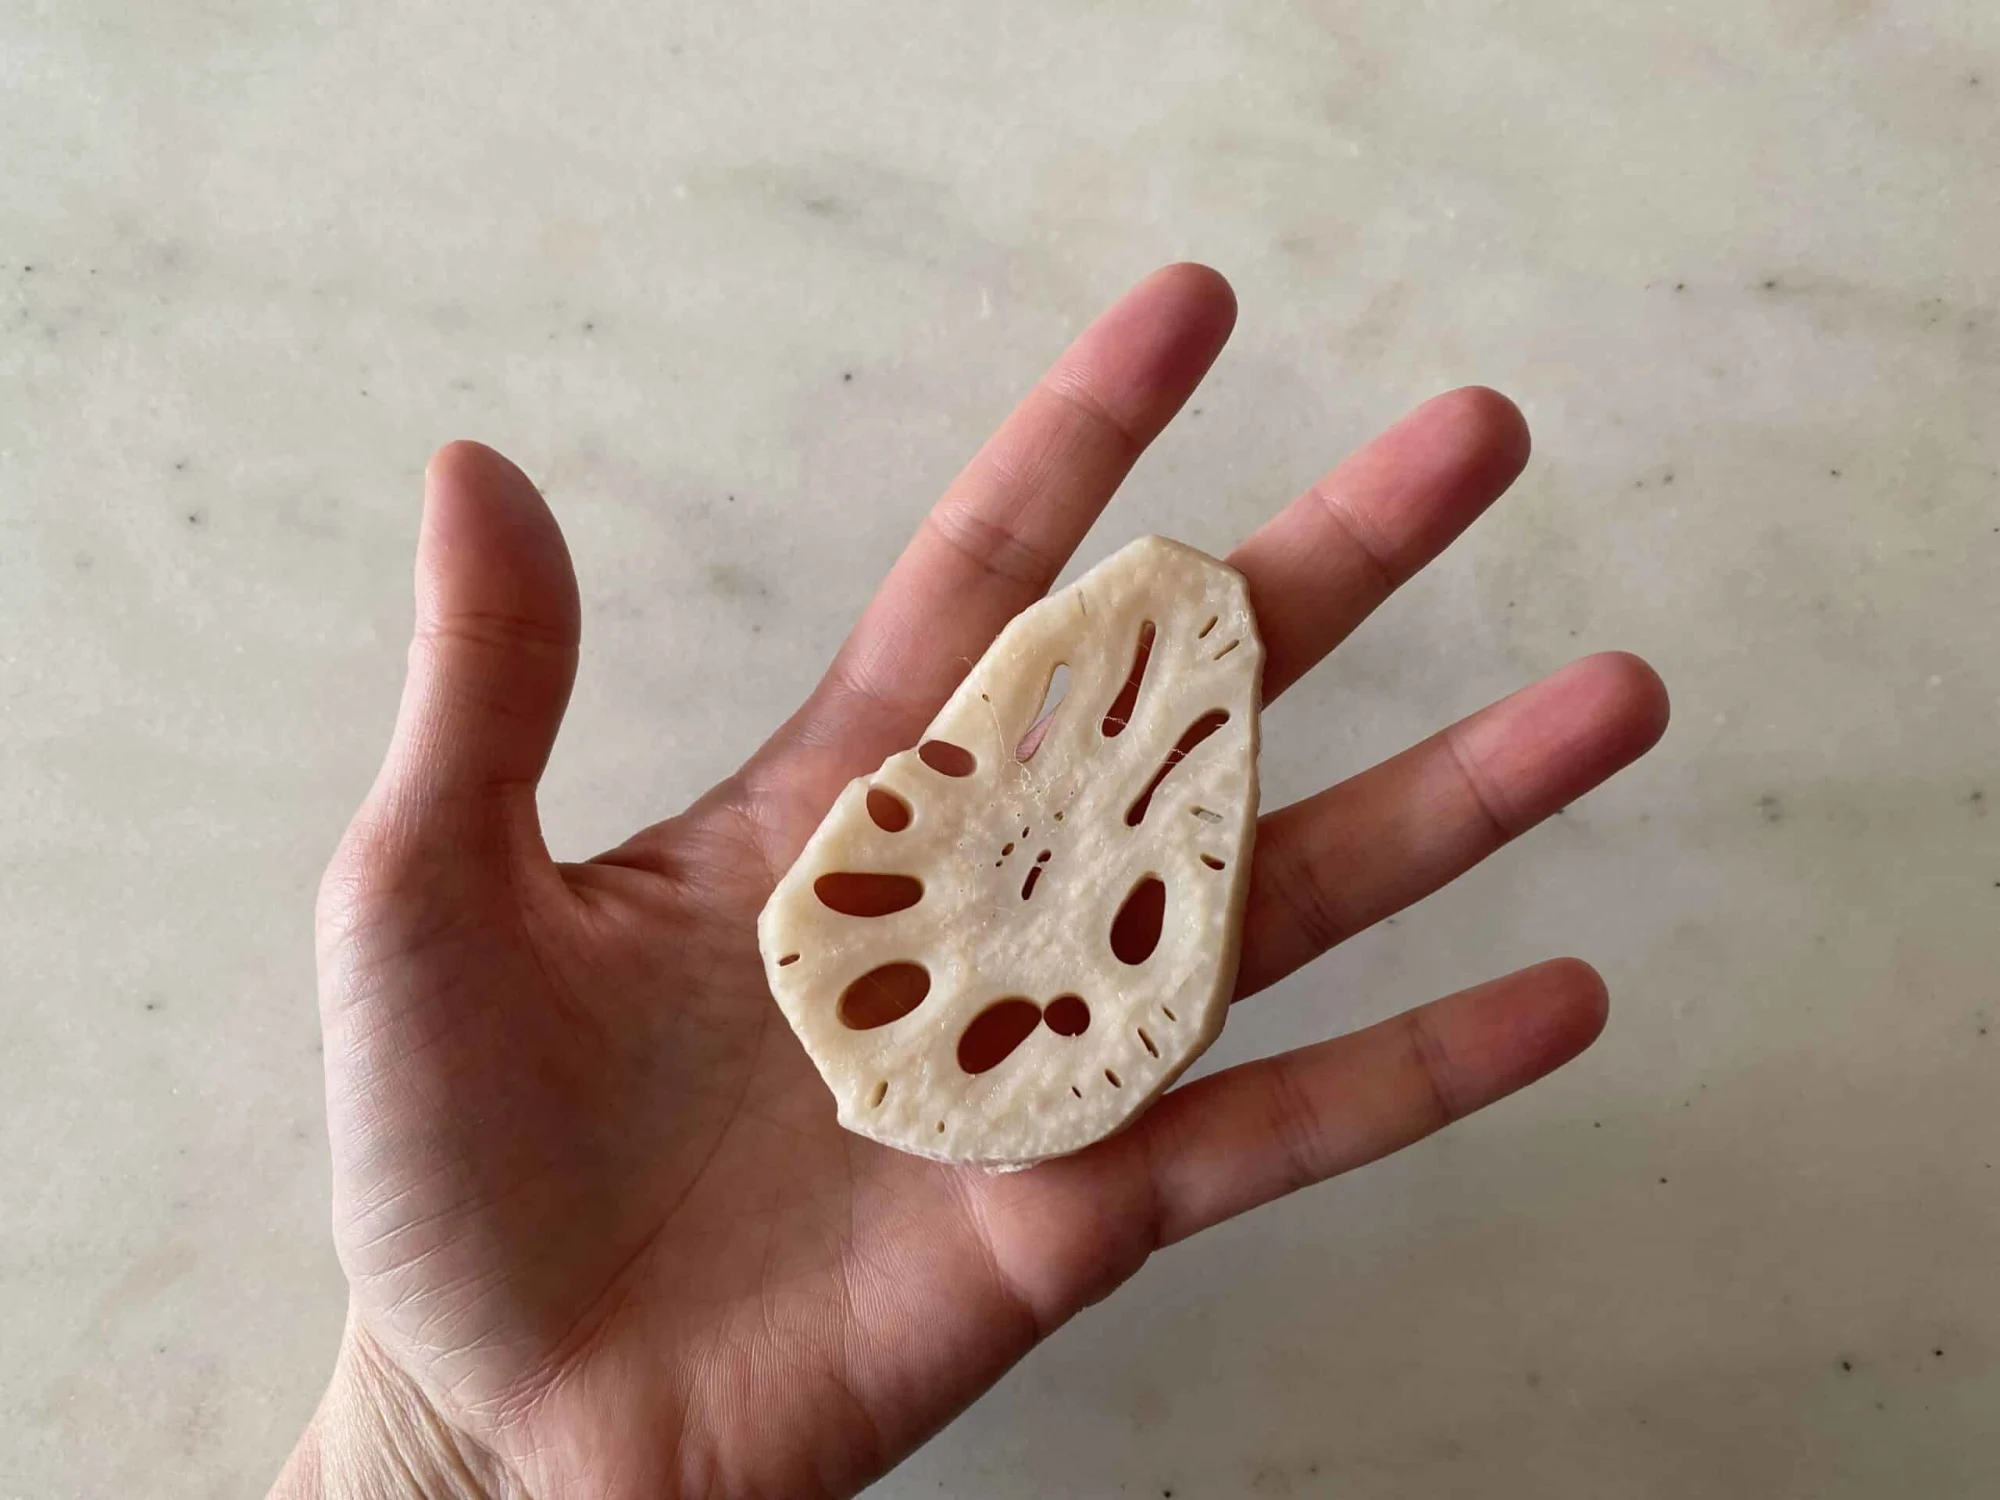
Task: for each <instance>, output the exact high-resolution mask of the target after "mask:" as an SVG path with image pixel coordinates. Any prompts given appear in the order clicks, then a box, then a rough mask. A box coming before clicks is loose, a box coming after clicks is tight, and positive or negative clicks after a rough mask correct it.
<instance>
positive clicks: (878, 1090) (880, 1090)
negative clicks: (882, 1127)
mask: <svg viewBox="0 0 2000 1500" xmlns="http://www.w3.org/2000/svg"><path fill="white" fill-rule="evenodd" d="M888 1097H889V1080H888V1079H886V1078H883V1079H880V1080H878V1081H877V1082H876V1084H875V1089H874V1092H872V1093H871V1094H869V1096H868V1107H869V1108H870V1109H880V1108H881V1107H882V1101H883V1100H884V1099H886V1098H888Z"/></svg>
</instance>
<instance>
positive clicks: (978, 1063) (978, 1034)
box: [958, 995, 1042, 1074]
mask: <svg viewBox="0 0 2000 1500" xmlns="http://www.w3.org/2000/svg"><path fill="white" fill-rule="evenodd" d="M1041 1024H1042V1008H1041V1007H1040V1006H1039V1005H1037V1004H1035V1002H1034V1001H1032V1000H1029V999H1025V998H1024V997H1022V996H1020V995H1009V996H1008V997H1007V998H1006V999H1005V1000H996V1001H994V1002H993V1003H992V1004H991V1005H989V1006H987V1007H986V1009H984V1010H982V1011H981V1012H980V1013H979V1014H978V1015H976V1016H974V1017H973V1018H972V1024H971V1025H970V1026H968V1027H966V1028H965V1030H964V1031H963V1032H962V1033H961V1034H960V1036H959V1038H958V1065H959V1066H960V1067H961V1068H963V1069H964V1070H965V1071H966V1072H968V1073H973V1074H978V1073H986V1072H990V1071H991V1070H992V1069H994V1068H997V1067H999V1066H1000V1064H1001V1063H1003V1062H1005V1061H1006V1060H1007V1059H1008V1057H1009V1056H1011V1055H1012V1053H1013V1051H1014V1049H1015V1048H1016V1047H1018V1046H1020V1045H1021V1043H1023V1042H1025V1041H1026V1040H1027V1039H1028V1038H1029V1037H1030V1036H1032V1035H1034V1031H1035V1028H1036V1027H1037V1026H1039V1025H1041Z"/></svg>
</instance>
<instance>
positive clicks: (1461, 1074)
mask: <svg viewBox="0 0 2000 1500" xmlns="http://www.w3.org/2000/svg"><path fill="white" fill-rule="evenodd" d="M1605 1007H1606V998H1605V992H1604V982H1603V981H1602V980H1601V979H1599V978H1598V976H1597V973H1596V971H1595V970H1593V969H1592V968H1591V967H1590V966H1589V965H1588V964H1586V963H1583V962H1581V961H1580V960H1577V959H1573V958H1569V959H1556V960H1554V961H1553V962H1550V963H1545V964H1539V965H1537V966H1536V967H1534V968H1531V969H1523V970H1522V971H1520V972H1519V973H1517V974H1510V975H1508V976H1507V977H1506V978H1504V979H1495V980H1492V981H1490V982H1489V983H1486V984H1482V985H1479V986H1478V987H1476V988H1474V989H1469V990H1463V991H1460V992H1459V993H1458V994H1455V995H1451V996H1448V997H1446V998H1445V999H1442V1000H1436V1001H1433V1002H1432V1003H1431V1004H1429V1005H1426V1006H1423V1007H1421V1008H1419V1009H1417V1010H1413V1011H1407V1012H1405V1013H1404V1014H1402V1015H1400V1016H1396V1017H1394V1018H1393V1019H1391V1020H1388V1021H1384V1022H1382V1023H1381V1024H1380V1025H1377V1026H1371V1027H1369V1028H1368V1029H1367V1030H1366V1031H1358V1032H1355V1033H1354V1034H1353V1035H1351V1036H1344V1037H1337V1038H1335V1039H1334V1040H1332V1041H1329V1042H1321V1043H1319V1044H1318V1045H1317V1046H1312V1047H1304V1048H1301V1049H1299V1050H1298V1051H1296V1052H1286V1053H1282V1054H1280V1055H1279V1056H1277V1057H1270V1058H1265V1059H1262V1060H1261V1061H1258V1062H1254V1063H1246V1064H1244V1065H1243V1066H1241V1067H1236V1068H1231V1069H1229V1070H1228V1071H1227V1072H1223V1073H1217V1074H1214V1075H1213V1076H1211V1077H1208V1078H1204V1079H1202V1080H1200V1081H1199V1082H1196V1083H1192V1084H1189V1085H1188V1086H1187V1087H1185V1088H1181V1089H1177V1090H1175V1091H1174V1092H1172V1093H1170V1094H1168V1095H1167V1096H1166V1097H1165V1098H1164V1099H1162V1100H1161V1101H1160V1102H1159V1103H1158V1104H1156V1105H1154V1106H1153V1108H1152V1110H1151V1111H1150V1112H1149V1113H1148V1114H1146V1115H1145V1116H1144V1117H1143V1118H1142V1119H1141V1120H1140V1121H1139V1123H1138V1124H1137V1125H1136V1126H1135V1127H1134V1131H1135V1133H1137V1134H1138V1135H1139V1137H1140V1142H1139V1144H1140V1146H1141V1147H1142V1151H1143V1155H1144V1158H1145V1160H1146V1162H1147V1164H1148V1167H1149V1169H1150V1172H1151V1176H1152V1187H1153V1192H1154V1196H1155V1201H1156V1203H1157V1205H1158V1207H1157V1223H1158V1227H1157V1234H1158V1237H1159V1243H1160V1244H1162V1245H1168V1244H1172V1243H1173V1242H1174V1241H1176V1240H1180V1239H1185V1238H1186V1237H1187V1236H1188V1235H1191V1234H1194V1233H1196V1232H1198V1231H1200V1230H1203V1229H1206V1228H1208V1227H1209V1226H1210V1225H1213V1224H1219V1223H1220V1222H1222V1221H1223V1220H1224V1219H1228V1218H1233V1217H1234V1216H1235V1215H1237V1214H1240V1213H1242V1212H1244V1211H1245V1210H1247V1209H1251V1208H1255V1207H1257V1206H1258V1205H1259V1204H1262V1203H1268V1202H1270V1201H1271V1200H1272V1199H1273V1198H1280V1197H1283V1196H1284V1195H1285V1194H1287V1193H1290V1192H1293V1191H1296V1190H1297V1189H1299V1188H1302V1187H1305V1186H1307V1185H1308V1184H1310V1183H1315V1182H1321V1181H1324V1180H1325V1179H1326V1178H1329V1177H1336V1176H1338V1175H1339V1174H1341V1173H1342V1172H1349V1171H1352V1170H1353V1169H1354V1168H1356V1167H1359V1166H1363V1165H1365V1164H1366V1163H1368V1162H1371V1161H1374V1160H1376V1159H1377V1158H1379V1157H1383V1156H1387V1155H1388V1154H1389V1153H1390V1152H1392V1151H1399V1150H1401V1149H1402V1148H1403V1147H1405V1146H1407V1145H1410V1144H1411V1143H1412V1142H1414V1141H1419V1140H1421V1139H1423V1138H1424V1137H1425V1136H1427V1135H1429V1134H1431V1133H1432V1132H1433V1131H1436V1130H1440V1129H1442V1128H1443V1127H1444V1126H1446V1125H1449V1124H1450V1123H1451V1122H1452V1121H1454V1120H1457V1119H1461V1118H1463V1117H1464V1116H1466V1115H1469V1114H1471V1113H1472V1112H1473V1111H1474V1110H1476V1109H1483V1108H1484V1107H1485V1106H1486V1105H1488V1104H1491V1103H1493V1102H1494V1101H1495V1100H1496V1099H1501V1098H1504V1097H1506V1096H1507V1095H1508V1094H1511V1093H1513V1092H1514V1091H1515V1090H1516V1089H1518V1088H1521V1087H1523V1086H1525V1085H1527V1084H1529V1083H1532V1082H1534V1081H1535V1080H1536V1079H1537V1078H1540V1077H1542V1076H1543V1075H1544V1074H1546V1073H1550V1072H1553V1071H1554V1070H1555V1069H1556V1068H1559V1067H1561V1066H1562V1065H1563V1064H1564V1063H1566V1062H1568V1061H1569V1060H1570V1059H1571V1058H1573V1057H1575V1056H1576V1055H1577V1054H1578V1053H1579V1052H1581V1051H1583V1050H1584V1048H1586V1047H1588V1046H1589V1045H1590V1044H1591V1043H1592V1042H1593V1041H1595V1040H1596V1038H1597V1035H1598V1033H1599V1032H1600V1031H1602V1030H1603V1028H1604V1017H1605Z"/></svg>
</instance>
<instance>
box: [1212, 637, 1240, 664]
mask: <svg viewBox="0 0 2000 1500" xmlns="http://www.w3.org/2000/svg"><path fill="white" fill-rule="evenodd" d="M1242 644H1243V642H1241V641H1231V642H1230V643H1229V644H1228V645H1226V646H1224V647H1223V648H1222V649H1221V650H1220V651H1218V652H1216V653H1215V655H1214V656H1213V657H1211V658H1210V660H1211V661H1221V660H1222V658H1223V657H1225V656H1227V655H1228V654H1229V653H1230V652H1232V651H1234V650H1235V649H1236V648H1237V647H1238V646H1240V645H1242Z"/></svg>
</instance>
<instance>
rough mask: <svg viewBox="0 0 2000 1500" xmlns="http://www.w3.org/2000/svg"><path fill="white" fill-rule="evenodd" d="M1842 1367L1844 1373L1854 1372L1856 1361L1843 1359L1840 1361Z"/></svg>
mask: <svg viewBox="0 0 2000 1500" xmlns="http://www.w3.org/2000/svg"><path fill="white" fill-rule="evenodd" d="M1840 1368H1841V1372H1842V1373H1843V1374H1852V1373H1853V1371H1854V1361H1853V1360H1851V1359H1843V1360H1842V1361H1841V1362H1840Z"/></svg>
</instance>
